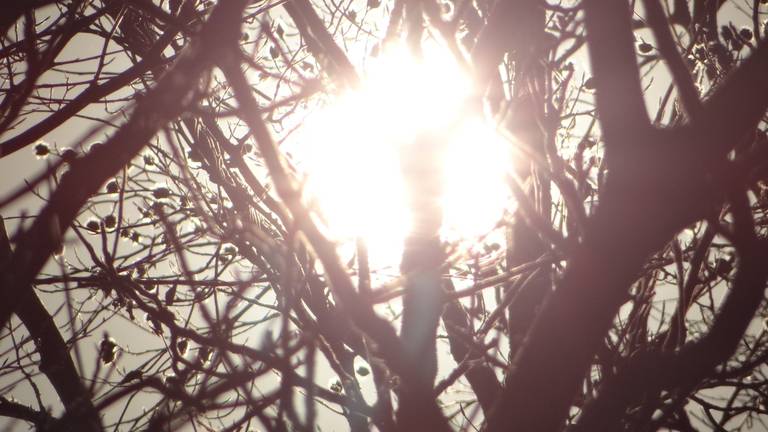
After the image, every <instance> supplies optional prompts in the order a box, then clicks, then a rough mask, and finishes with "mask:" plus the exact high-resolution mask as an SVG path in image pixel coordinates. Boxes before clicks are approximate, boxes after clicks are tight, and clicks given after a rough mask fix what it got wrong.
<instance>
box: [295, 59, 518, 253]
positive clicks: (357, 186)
mask: <svg viewBox="0 0 768 432" xmlns="http://www.w3.org/2000/svg"><path fill="white" fill-rule="evenodd" d="M361 81H362V82H361V85H360V86H359V88H356V89H355V90H353V91H348V92H346V93H344V94H342V95H340V96H338V97H335V98H333V100H331V101H329V102H328V103H327V104H326V105H325V106H323V107H321V108H319V109H318V110H316V111H315V112H312V113H311V114H309V115H308V116H307V118H306V120H305V121H304V123H303V124H302V125H301V127H300V128H299V129H298V131H297V132H296V133H295V134H294V136H293V137H292V139H291V140H289V142H288V143H286V146H287V149H288V150H289V151H290V152H291V153H292V155H293V160H294V161H295V163H296V165H297V167H298V168H299V170H300V171H302V172H303V173H304V174H305V175H306V193H307V196H309V197H311V199H312V200H313V202H315V203H316V204H317V207H318V209H319V210H320V212H321V214H322V215H323V216H324V221H325V224H326V225H327V229H328V231H329V233H330V235H331V236H333V237H335V238H336V239H338V240H339V241H347V240H352V239H354V238H355V237H363V238H364V239H365V240H366V242H367V244H368V248H369V251H370V252H369V253H370V259H371V263H372V266H373V267H374V268H375V267H382V266H394V265H397V263H398V262H399V255H400V253H401V251H402V244H403V240H404V238H405V236H406V235H407V233H408V231H409V228H410V211H409V209H408V207H407V200H406V193H405V192H406V189H405V188H406V185H405V184H404V180H403V178H402V170H401V166H400V161H401V152H402V151H404V149H407V148H409V147H408V146H407V144H409V143H411V142H413V140H414V139H416V137H417V136H424V135H427V134H428V135H434V136H441V137H445V138H444V139H445V143H444V144H445V145H444V147H443V148H444V150H445V154H444V156H443V159H444V163H445V165H444V172H443V179H442V180H443V196H442V200H441V201H442V206H443V213H444V214H443V220H444V223H443V229H442V231H441V234H442V236H443V237H444V238H445V239H446V240H449V241H458V240H462V239H471V238H474V237H476V236H480V235H483V234H485V233H487V232H488V231H490V230H491V229H493V228H494V226H495V224H496V223H497V222H498V220H499V219H500V218H501V216H502V214H503V211H504V209H505V208H506V207H507V204H508V203H509V191H508V189H507V187H506V182H505V178H506V177H505V175H506V170H507V169H508V167H510V166H511V164H510V163H509V153H508V151H507V149H508V148H509V145H510V144H509V142H508V141H507V140H505V139H504V138H502V137H501V136H500V135H499V134H498V133H497V132H496V129H495V127H494V126H493V124H492V123H491V122H489V121H486V120H485V119H484V118H483V116H482V113H480V112H472V110H470V109H468V108H467V107H468V106H470V104H469V102H470V100H471V96H472V90H473V85H472V81H471V79H470V77H469V76H468V74H466V73H465V72H464V71H463V70H462V68H461V67H459V65H458V64H457V63H456V61H455V59H454V58H453V56H452V55H451V54H450V53H449V52H447V51H446V50H440V49H431V50H425V52H424V53H423V55H422V56H420V57H418V58H417V57H416V56H414V55H412V54H411V53H410V52H409V50H407V49H405V48H403V47H397V48H393V49H389V50H387V51H385V52H384V53H382V54H381V55H380V56H379V57H377V58H375V59H373V60H372V61H371V62H370V63H369V64H368V65H367V67H366V73H365V74H364V75H363V77H362V80H361Z"/></svg>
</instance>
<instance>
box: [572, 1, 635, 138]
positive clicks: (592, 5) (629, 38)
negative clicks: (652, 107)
mask: <svg viewBox="0 0 768 432" xmlns="http://www.w3.org/2000/svg"><path fill="white" fill-rule="evenodd" d="M582 4H583V5H584V12H585V21H586V26H587V29H586V31H587V44H588V46H589V58H590V62H591V64H592V72H593V73H594V76H595V83H596V94H595V99H596V101H597V109H598V112H599V113H600V125H601V127H602V129H603V132H604V134H605V139H606V142H607V143H608V145H609V146H613V147H618V146H628V145H631V144H630V143H627V142H626V140H625V138H626V137H627V134H631V133H635V132H639V131H642V130H644V129H646V128H647V126H648V123H649V121H648V113H647V112H646V109H645V102H644V99H643V90H642V88H641V86H640V76H639V71H638V67H637V57H636V54H635V49H634V37H633V35H632V20H631V11H630V9H629V8H630V6H629V3H628V2H626V1H602V0H584V2H583V3H582ZM608 151H609V152H610V150H608Z"/></svg>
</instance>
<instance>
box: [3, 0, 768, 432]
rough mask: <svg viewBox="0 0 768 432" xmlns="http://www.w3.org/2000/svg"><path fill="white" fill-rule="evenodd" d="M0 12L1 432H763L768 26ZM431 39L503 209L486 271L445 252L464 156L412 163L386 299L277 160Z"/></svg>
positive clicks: (537, 14) (563, 9)
mask: <svg viewBox="0 0 768 432" xmlns="http://www.w3.org/2000/svg"><path fill="white" fill-rule="evenodd" d="M3 11H4V12H3V14H2V18H0V29H2V45H0V59H2V72H0V74H1V75H0V76H2V86H1V87H0V91H2V95H3V99H2V101H0V157H2V158H3V159H4V160H3V161H1V162H0V163H2V164H3V166H4V167H5V168H4V170H3V171H4V172H5V171H6V169H7V170H8V172H24V173H26V174H25V175H24V177H25V178H24V179H17V178H10V176H8V177H6V180H5V181H4V182H3V184H4V189H3V191H2V197H0V211H1V212H2V214H3V216H4V217H5V221H4V222H5V227H4V228H3V229H2V230H1V231H0V234H2V235H0V243H1V244H0V266H1V267H2V272H0V281H1V282H2V285H0V300H1V301H0V322H2V324H3V327H2V330H0V358H1V359H2V363H1V364H0V394H1V395H2V396H0V416H2V420H0V424H4V425H8V428H7V429H12V428H18V427H21V428H23V427H25V426H21V425H26V426H29V427H32V428H35V429H37V430H78V431H80V430H85V431H100V430H106V429H111V430H177V429H182V428H185V429H186V428H190V427H191V428H194V430H198V429H204V430H214V429H217V430H226V431H239V430H250V429H255V428H258V429H265V430H277V431H282V430H315V429H320V428H322V429H338V428H341V427H345V428H349V429H350V430H353V431H359V430H367V429H371V428H376V429H378V430H382V431H394V430H452V429H457V430H472V429H475V430H477V429H483V430H487V431H497V430H519V431H556V430H568V431H596V430H597V431H602V430H606V431H610V430H632V431H635V430H637V431H645V430H679V431H693V430H762V429H766V428H768V425H767V422H766V415H767V414H768V411H766V410H767V409H768V408H767V406H768V376H767V375H766V373H767V372H768V371H767V370H766V367H765V364H766V361H768V346H766V338H767V337H768V335H767V333H766V332H767V331H768V325H763V324H762V319H763V317H764V316H765V315H766V314H768V311H767V310H766V304H765V301H764V289H765V286H766V279H768V247H766V246H768V243H767V242H768V237H766V235H767V232H766V225H767V224H768V217H767V216H768V215H767V214H766V209H768V135H766V122H765V114H766V108H767V107H768V79H766V78H767V77H768V48H766V43H765V38H764V36H765V33H766V25H765V23H764V22H763V17H764V16H765V15H766V14H768V10H766V6H765V5H763V2H761V1H758V0H754V1H751V2H748V1H734V2H724V1H715V0H702V1H695V2H685V1H682V0H670V1H659V0H643V1H642V2H639V3H637V2H634V1H633V2H626V1H623V2H622V1H610V2H603V1H597V0H582V1H573V2H559V3H554V2H545V1H541V0H517V1H511V0H510V1H492V0H475V1H468V0H446V1H433V0H412V1H404V0H394V2H389V1H379V0H367V1H365V2H360V1H357V0H350V1H347V2H341V3H334V2H325V1H323V2H320V1H316V2H310V1H309V0H287V1H271V0H265V1H246V0H227V1H219V2H210V1H198V0H169V1H168V2H166V1H164V0H161V1H150V0H142V1H126V0H94V1H79V0H71V1H55V0H54V1H10V2H8V4H7V5H3ZM427 40H438V41H439V43H441V44H442V45H443V48H444V49H445V50H447V51H448V52H449V53H450V54H451V56H452V58H453V60H454V61H455V62H456V64H457V65H459V66H458V67H460V68H462V70H464V71H466V72H467V73H468V74H470V75H471V77H472V80H473V83H474V84H473V85H474V88H473V92H472V94H471V95H470V96H469V97H468V98H467V99H466V100H465V103H466V105H467V107H468V108H467V112H470V111H471V112H472V113H474V114H476V115H477V114H482V115H485V116H486V117H487V118H489V119H492V121H493V122H494V124H495V125H496V127H497V128H498V129H499V130H500V131H501V135H502V136H506V137H514V138H510V139H509V140H508V141H507V143H506V145H507V146H508V147H509V148H510V150H511V151H513V152H515V153H516V154H517V155H518V156H517V157H516V158H514V161H515V163H514V166H510V169H513V170H514V174H512V175H510V176H509V177H508V182H507V184H506V185H505V186H506V187H508V189H509V193H510V195H512V196H513V197H514V200H513V201H514V203H515V205H514V206H511V207H509V209H508V210H507V212H506V213H505V214H504V215H503V217H501V218H500V220H499V223H498V224H497V227H496V228H494V230H495V232H502V233H503V241H491V240H487V239H483V238H477V239H469V240H467V239H464V240H461V241H458V240H457V241H453V240H449V239H447V238H445V237H444V236H442V235H441V232H442V231H441V227H442V224H443V222H442V221H443V216H444V215H443V212H444V209H443V208H442V207H441V204H440V197H441V194H442V193H443V188H445V185H444V184H443V183H442V182H441V180H440V179H442V178H444V177H446V176H453V177H458V178H462V179H463V178H464V176H467V175H471V173H469V172H462V171H458V172H453V171H452V172H444V170H445V169H446V168H445V166H444V165H443V164H442V158H441V154H442V153H441V152H442V151H443V147H444V144H445V142H447V141H448V140H450V139H452V135H451V134H452V133H453V131H452V130H450V129H449V130H446V131H442V132H440V133H431V134H423V135H420V136H415V137H412V140H411V142H409V144H408V145H407V146H405V147H404V149H403V155H402V177H403V181H404V183H405V185H406V187H407V192H406V195H407V203H408V206H409V209H410V213H411V215H412V218H413V220H412V223H411V230H410V233H409V234H408V236H407V237H406V239H405V240H404V245H403V252H402V260H401V262H400V268H399V275H397V277H394V278H392V279H391V280H389V281H387V282H381V280H380V279H379V278H377V274H376V270H375V269H372V267H371V262H369V250H368V246H369V245H368V244H366V240H365V238H358V239H357V241H356V242H354V244H353V245H352V246H353V250H354V252H353V253H351V254H350V253H347V252H345V251H343V250H342V249H343V248H342V246H343V245H341V244H340V243H339V241H337V240H336V239H335V238H334V237H333V236H332V235H331V234H329V233H328V230H327V229H326V228H327V227H326V225H325V221H324V219H323V218H324V215H323V212H322V210H321V207H319V206H318V205H317V204H316V203H315V202H314V201H313V200H312V199H310V198H309V197H308V193H307V191H306V190H305V187H306V183H305V177H304V176H303V174H302V171H301V169H300V168H297V167H296V164H295V163H296V162H299V161H298V159H299V157H296V158H294V157H293V155H289V154H288V152H287V150H286V148H285V146H284V144H283V141H284V140H285V139H286V137H289V136H291V134H292V133H293V128H294V126H295V124H296V123H298V122H299V121H298V120H297V119H300V118H302V116H303V115H304V112H306V111H307V110H308V107H309V106H311V105H312V104H315V103H317V101H318V100H321V99H322V100H330V101H333V100H334V98H336V97H338V96H339V95H340V94H344V93H345V92H354V91H356V89H359V88H360V87H361V86H362V85H364V81H365V76H364V74H362V73H361V70H360V69H361V68H360V64H361V61H362V60H365V58H357V57H355V56H362V57H366V58H367V57H368V56H371V57H372V56H376V55H377V53H378V52H380V51H381V50H384V49H385V47H387V46H389V45H391V44H395V43H403V44H405V45H406V46H407V47H408V49H409V50H411V52H413V53H415V55H419V54H420V53H422V52H426V51H427V50H428V49H429V47H428V46H426V41H427ZM353 45H354V46H355V47H364V48H363V49H357V48H355V49H352V48H350V47H351V46H353ZM359 52H365V53H366V54H364V55H360V54H358V53H359ZM587 55H588V57H587ZM587 58H588V60H585V59H587ZM445 91H446V92H448V91H451V89H445ZM412 102H413V101H410V100H407V98H405V99H404V100H402V101H400V103H401V104H402V105H403V106H406V105H408V104H410V103H412ZM417 121H418V120H417ZM388 127H391V128H398V127H399V126H398V125H397V124H391V125H388ZM339 132H340V133H341V131H339ZM63 137H66V138H63ZM309 139H311V137H310V138H309ZM478 139H479V138H478ZM64 140H68V141H70V142H69V144H68V145H67V146H64V145H60V141H64ZM33 154H34V155H36V156H38V158H39V161H38V162H37V163H36V164H35V163H33V162H31V161H29V160H28V159H29V156H30V155H33ZM341 156H343V155H341ZM341 156H340V157H341ZM25 158H26V159H25ZM349 163H350V164H355V163H356V162H355V161H354V160H351V161H349ZM12 170H13V171H12ZM357 180H358V179H355V178H350V179H348V181H349V182H350V183H352V182H356V181H357ZM357 198H359V197H354V196H351V197H349V200H356V199H357ZM6 230H7V232H6ZM489 238H490V237H489ZM473 243H474V246H476V247H471V248H468V247H462V245H463V246H466V245H467V244H473ZM483 246H484V248H483Z"/></svg>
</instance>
